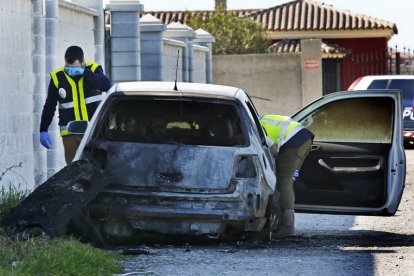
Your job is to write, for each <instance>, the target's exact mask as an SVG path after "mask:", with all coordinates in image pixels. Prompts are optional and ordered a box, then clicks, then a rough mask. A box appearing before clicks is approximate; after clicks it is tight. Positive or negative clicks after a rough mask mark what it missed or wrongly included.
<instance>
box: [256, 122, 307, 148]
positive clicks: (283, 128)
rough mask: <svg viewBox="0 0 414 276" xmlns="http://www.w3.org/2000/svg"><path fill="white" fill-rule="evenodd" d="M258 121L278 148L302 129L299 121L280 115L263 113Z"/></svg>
mask: <svg viewBox="0 0 414 276" xmlns="http://www.w3.org/2000/svg"><path fill="white" fill-rule="evenodd" d="M260 123H261V124H262V126H263V128H264V129H265V130H266V133H267V136H268V137H269V138H270V139H271V140H272V141H273V143H275V144H276V146H277V149H278V150H279V148H280V147H281V146H283V144H285V143H286V142H287V141H289V139H290V138H292V137H293V136H294V135H295V134H296V133H298V132H299V131H300V130H301V129H303V126H302V125H301V124H300V123H299V122H296V121H294V120H292V119H291V118H290V117H288V116H282V115H265V116H263V117H262V118H261V119H260Z"/></svg>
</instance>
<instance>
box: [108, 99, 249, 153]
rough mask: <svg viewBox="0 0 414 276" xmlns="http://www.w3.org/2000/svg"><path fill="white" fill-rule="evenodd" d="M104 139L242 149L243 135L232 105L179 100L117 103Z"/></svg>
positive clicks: (142, 100) (113, 106)
mask: <svg viewBox="0 0 414 276" xmlns="http://www.w3.org/2000/svg"><path fill="white" fill-rule="evenodd" d="M103 133H104V137H105V138H106V139H108V140H111V141H122V142H131V143H151V144H188V145H206V146H241V145H244V144H245V135H244V133H243V130H242V124H241V120H240V117H239V113H238V109H237V107H236V105H235V104H234V103H227V102H225V101H217V102H208V101H203V100H200V101H198V100H194V99H192V100H190V99H182V100H177V99H176V98H174V99H165V98H159V99H139V100H138V99H132V100H131V99H128V100H118V101H117V102H116V103H114V104H113V105H112V106H111V107H110V108H109V110H108V111H107V119H106V122H105V126H104V131H103Z"/></svg>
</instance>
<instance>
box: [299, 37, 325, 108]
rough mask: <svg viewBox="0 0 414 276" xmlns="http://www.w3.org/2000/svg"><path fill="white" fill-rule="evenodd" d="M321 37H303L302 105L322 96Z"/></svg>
mask: <svg viewBox="0 0 414 276" xmlns="http://www.w3.org/2000/svg"><path fill="white" fill-rule="evenodd" d="M321 43H322V41H321V39H302V40H301V46H302V57H301V65H302V106H305V105H307V104H309V103H311V102H312V101H314V100H316V99H318V98H319V97H322V95H323V90H322V58H321Z"/></svg>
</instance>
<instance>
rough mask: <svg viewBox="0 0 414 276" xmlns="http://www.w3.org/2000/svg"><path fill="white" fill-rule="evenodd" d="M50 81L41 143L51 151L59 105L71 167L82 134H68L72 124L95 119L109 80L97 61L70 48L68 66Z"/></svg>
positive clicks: (53, 73)
mask: <svg viewBox="0 0 414 276" xmlns="http://www.w3.org/2000/svg"><path fill="white" fill-rule="evenodd" d="M50 76H51V79H50V83H49V88H48V92H47V98H46V102H45V104H44V106H43V111H42V117H41V121H40V143H41V144H42V145H43V146H44V147H45V148H47V149H49V148H51V146H52V140H51V139H50V136H49V134H48V128H49V126H50V124H51V122H52V120H53V116H54V114H55V111H56V106H57V105H58V106H59V127H60V135H61V136H62V141H63V147H64V149H65V161H66V163H67V164H69V163H70V162H71V161H72V159H73V157H74V156H75V153H76V150H77V148H78V146H79V144H80V141H81V140H82V135H69V132H68V131H67V124H68V123H69V122H70V121H75V120H76V121H78V120H86V121H89V120H90V119H91V118H92V115H93V113H94V112H95V110H96V108H97V107H98V105H99V103H100V101H101V97H102V95H101V94H102V92H104V91H107V90H108V89H109V88H110V85H111V84H110V81H109V79H108V77H107V76H105V74H104V72H103V70H102V67H101V66H100V65H99V64H97V63H94V62H85V60H84V55H83V50H82V48H81V47H79V46H70V47H69V48H67V50H66V52H65V66H63V67H60V68H58V69H56V70H54V71H53V72H51V73H50Z"/></svg>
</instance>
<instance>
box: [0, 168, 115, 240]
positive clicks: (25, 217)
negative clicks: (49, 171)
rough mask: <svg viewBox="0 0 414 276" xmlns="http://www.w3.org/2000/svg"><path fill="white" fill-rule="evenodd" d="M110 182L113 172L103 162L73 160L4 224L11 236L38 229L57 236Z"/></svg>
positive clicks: (5, 217)
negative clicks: (104, 166)
mask: <svg viewBox="0 0 414 276" xmlns="http://www.w3.org/2000/svg"><path fill="white" fill-rule="evenodd" d="M109 182H110V181H109V175H108V174H106V173H105V171H104V170H102V168H101V167H100V166H99V165H97V164H94V163H91V162H88V161H86V160H80V161H76V162H73V163H71V164H70V165H68V166H66V167H65V168H63V169H62V170H60V171H59V172H58V173H56V174H55V175H54V176H52V177H51V178H49V179H48V180H47V181H46V182H45V183H43V184H42V185H40V186H39V187H37V188H36V189H35V190H34V191H33V192H32V193H30V194H29V195H28V196H27V197H26V198H25V199H24V200H23V201H22V202H21V203H20V204H19V205H18V206H16V207H15V208H13V209H12V210H11V211H10V212H9V213H7V214H6V215H5V216H4V217H3V219H2V221H1V224H0V225H1V226H2V227H5V228H6V229H8V230H9V232H10V234H11V235H25V234H24V233H25V232H26V231H27V233H30V231H31V229H35V231H36V232H39V231H41V232H44V233H45V234H47V235H49V236H55V235H57V234H58V233H59V232H60V231H62V230H63V229H64V228H65V226H66V224H67V223H68V222H69V221H70V219H71V218H72V217H74V216H76V215H78V213H79V212H80V210H81V209H82V208H84V207H85V206H86V205H87V204H88V203H89V202H90V201H91V200H92V199H94V198H95V197H96V195H97V194H98V193H100V192H101V191H102V190H103V189H104V188H105V186H106V185H107V184H109Z"/></svg>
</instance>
